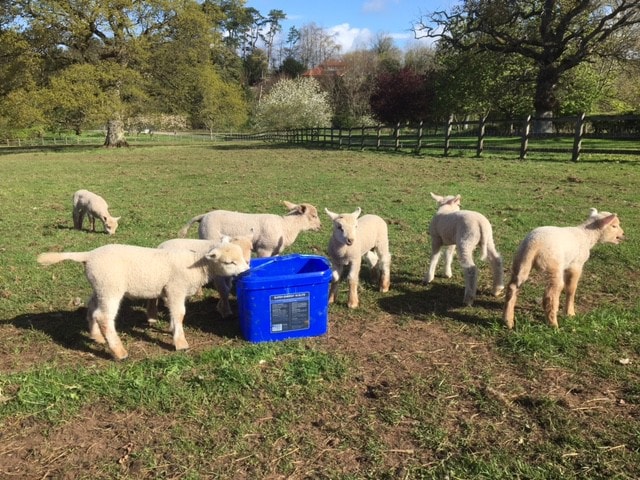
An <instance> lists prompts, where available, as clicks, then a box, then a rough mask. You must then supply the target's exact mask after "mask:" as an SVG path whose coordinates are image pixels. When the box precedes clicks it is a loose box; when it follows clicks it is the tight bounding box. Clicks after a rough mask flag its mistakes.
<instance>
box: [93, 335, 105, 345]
mask: <svg viewBox="0 0 640 480" xmlns="http://www.w3.org/2000/svg"><path fill="white" fill-rule="evenodd" d="M91 340H93V341H94V342H96V343H99V344H100V345H104V344H105V343H107V341H106V340H105V338H104V337H103V336H102V335H99V336H98V335H95V336H94V335H91Z"/></svg>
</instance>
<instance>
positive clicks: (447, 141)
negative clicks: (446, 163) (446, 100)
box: [444, 114, 453, 157]
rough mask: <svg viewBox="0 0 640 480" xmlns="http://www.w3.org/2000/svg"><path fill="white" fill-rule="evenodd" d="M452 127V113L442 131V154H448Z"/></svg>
mask: <svg viewBox="0 0 640 480" xmlns="http://www.w3.org/2000/svg"><path fill="white" fill-rule="evenodd" d="M452 128H453V114H451V115H449V120H447V128H446V130H445V133H444V156H445V157H446V156H447V155H449V150H450V148H451V130H452Z"/></svg>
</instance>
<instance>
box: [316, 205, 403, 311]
mask: <svg viewBox="0 0 640 480" xmlns="http://www.w3.org/2000/svg"><path fill="white" fill-rule="evenodd" d="M325 212H327V215H329V217H330V218H331V220H332V221H333V233H332V236H331V240H329V258H330V259H331V266H332V269H333V278H332V281H331V288H330V292H329V303H333V302H334V301H335V300H336V295H337V293H338V286H339V283H340V279H341V277H342V272H343V270H344V267H346V266H349V267H350V268H349V273H348V277H347V278H348V281H349V297H348V301H347V306H348V307H349V308H357V307H358V305H359V299H358V281H359V277H360V267H361V265H362V257H363V256H365V258H366V261H367V262H368V263H369V265H370V266H371V272H372V278H373V279H377V280H378V282H379V287H380V291H381V292H388V291H389V286H390V284H391V275H390V269H391V253H389V237H388V228H387V224H386V222H385V221H384V220H383V219H382V218H380V217H379V216H377V215H364V216H363V217H361V218H360V219H358V217H359V216H360V213H361V212H362V210H361V209H360V207H358V208H357V209H356V211H355V212H353V213H342V214H338V213H333V212H331V211H329V210H328V209H326V208H325Z"/></svg>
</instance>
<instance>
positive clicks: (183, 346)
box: [175, 340, 189, 352]
mask: <svg viewBox="0 0 640 480" xmlns="http://www.w3.org/2000/svg"><path fill="white" fill-rule="evenodd" d="M175 347H176V351H178V352H179V351H184V350H189V344H188V343H187V341H186V340H178V341H176V345H175Z"/></svg>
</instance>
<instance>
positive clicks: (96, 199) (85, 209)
mask: <svg viewBox="0 0 640 480" xmlns="http://www.w3.org/2000/svg"><path fill="white" fill-rule="evenodd" d="M85 215H87V218H88V219H89V222H90V224H91V231H93V232H95V231H96V218H99V219H100V221H101V222H102V225H103V226H104V230H105V232H107V233H108V234H109V235H113V234H114V233H116V229H117V228H118V220H120V217H112V216H111V215H110V214H109V206H108V205H107V202H106V201H105V199H104V198H102V197H101V196H100V195H97V194H95V193H93V192H90V191H89V190H78V191H77V192H75V193H74V194H73V228H75V229H77V230H82V222H83V220H84V216H85Z"/></svg>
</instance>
